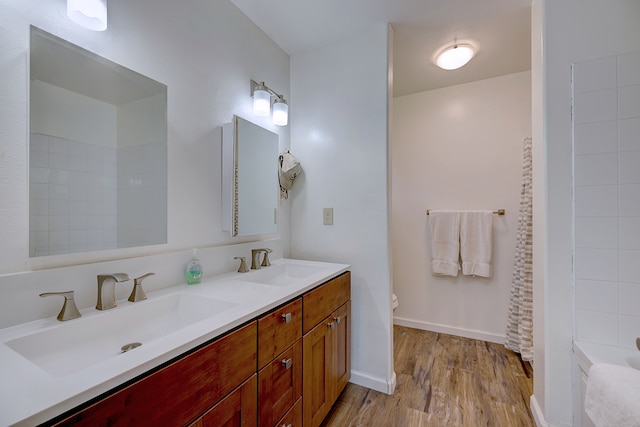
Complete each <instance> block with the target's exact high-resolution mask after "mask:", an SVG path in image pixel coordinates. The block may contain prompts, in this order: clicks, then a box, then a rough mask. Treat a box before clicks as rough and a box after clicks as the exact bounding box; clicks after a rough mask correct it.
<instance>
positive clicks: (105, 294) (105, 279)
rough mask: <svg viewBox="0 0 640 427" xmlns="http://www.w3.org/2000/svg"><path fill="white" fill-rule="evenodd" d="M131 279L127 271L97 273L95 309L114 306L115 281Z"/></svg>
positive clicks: (105, 308)
mask: <svg viewBox="0 0 640 427" xmlns="http://www.w3.org/2000/svg"><path fill="white" fill-rule="evenodd" d="M127 280H131V277H129V275H128V274H127V273H113V274H98V302H97V304H96V309H98V310H109V309H110V308H113V307H115V306H116V290H115V285H116V283H117V282H126V281H127Z"/></svg>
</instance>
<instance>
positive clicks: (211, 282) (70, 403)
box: [0, 260, 350, 426]
mask: <svg viewBox="0 0 640 427" xmlns="http://www.w3.org/2000/svg"><path fill="white" fill-rule="evenodd" d="M280 263H292V264H296V263H297V264H301V265H311V266H317V267H322V270H321V271H320V272H318V273H316V274H313V275H311V276H309V277H307V278H305V279H304V280H300V281H297V282H292V283H290V284H289V285H288V286H268V285H262V284H259V283H254V282H251V281H250V278H251V275H252V272H250V273H244V274H243V273H228V274H224V275H220V276H216V277H213V278H208V279H206V280H203V282H202V283H201V284H199V285H192V286H188V285H186V284H183V285H178V286H173V287H170V288H166V289H163V290H160V291H155V292H150V293H148V294H147V296H148V299H147V300H146V301H149V300H153V299H155V298H160V297H163V296H166V295H170V294H174V293H180V292H188V293H190V294H195V295H202V296H206V297H209V298H215V299H218V300H222V301H228V302H231V303H234V304H236V305H235V306H233V307H232V308H230V309H228V310H226V311H224V312H222V313H220V314H217V315H214V316H212V317H209V318H206V319H204V320H202V321H199V322H197V323H194V324H193V325H190V326H187V327H185V328H183V329H180V330H178V331H175V332H172V333H169V334H167V335H165V336H163V337H162V338H158V339H156V340H154V341H151V342H149V343H145V344H144V345H143V346H141V347H138V348H136V349H135V351H130V352H127V353H124V354H122V355H121V356H119V357H113V358H110V359H107V360H105V361H104V362H100V363H97V364H95V365H93V366H89V367H87V368H84V369H81V370H78V371H77V372H75V373H73V374H69V375H66V376H57V377H54V376H52V375H50V374H49V373H47V372H46V371H44V370H43V369H41V368H40V367H39V366H37V365H35V364H34V363H32V362H31V361H30V360H28V359H27V358H25V357H23V356H22V355H21V354H19V353H17V352H16V351H14V350H13V349H11V348H10V347H8V346H7V344H6V343H7V342H9V341H11V340H13V339H16V338H19V337H24V336H27V335H31V334H33V333H37V332H41V331H44V330H47V329H51V328H56V327H60V326H61V325H64V324H65V323H67V322H59V321H58V320H56V318H55V317H50V318H46V319H40V320H35V321H33V322H29V323H24V324H21V325H17V326H13V327H10V328H5V329H0V343H1V344H2V345H0V361H2V362H1V363H0V425H1V426H10V425H17V426H27V425H28V426H32V425H36V424H39V423H42V422H45V421H47V420H49V419H51V418H53V417H55V416H57V415H60V414H62V413H64V412H65V411H68V410H69V409H72V408H74V407H76V406H78V405H80V404H82V403H84V402H86V401H87V400H89V399H92V398H94V397H96V396H99V395H100V394H102V393H104V392H106V391H109V390H111V389H112V388H114V387H116V386H118V385H120V384H123V383H125V382H126V381H128V380H131V379H133V378H135V377H136V376H138V375H140V374H143V373H144V372H147V371H149V370H150V369H153V368H155V367H157V366H159V365H161V364H162V363H164V362H167V361H169V360H171V359H173V358H174V357H176V356H179V355H180V354H182V353H184V352H186V351H188V350H190V349H192V348H194V347H196V346H198V345H200V344H203V343H205V342H207V341H209V340H211V339H213V338H215V337H217V336H220V335H222V334H224V333H225V332H228V331H229V330H231V329H233V328H235V327H237V326H239V325H241V324H243V323H245V322H247V321H249V320H251V319H253V318H255V317H257V316H259V315H261V314H263V313H265V312H267V311H269V310H271V309H272V308H275V307H277V306H279V305H280V304H282V303H284V302H286V301H288V300H290V299H292V298H294V297H296V296H299V295H301V294H303V293H304V292H306V291H308V290H310V289H312V288H314V287H316V286H317V285H319V284H321V283H324V282H325V281H327V280H329V279H331V278H333V277H336V276H338V275H340V274H342V273H344V272H345V271H347V270H348V268H349V267H350V266H349V265H346V264H333V263H323V262H313V261H298V260H276V261H273V265H274V266H275V265H278V264H280ZM117 303H118V306H117V307H116V308H114V309H111V310H108V311H104V312H101V311H98V310H96V309H94V308H86V309H82V310H81V313H82V317H81V318H79V319H74V320H70V321H68V322H82V321H83V319H86V318H90V317H94V316H108V315H116V314H117V310H122V309H125V308H127V307H131V306H135V305H136V304H144V303H145V301H140V302H136V303H132V302H129V301H127V300H120V301H118V302H117ZM132 327H133V326H132ZM97 333H99V331H97ZM42 351H43V352H46V351H47V350H46V348H43V349H42Z"/></svg>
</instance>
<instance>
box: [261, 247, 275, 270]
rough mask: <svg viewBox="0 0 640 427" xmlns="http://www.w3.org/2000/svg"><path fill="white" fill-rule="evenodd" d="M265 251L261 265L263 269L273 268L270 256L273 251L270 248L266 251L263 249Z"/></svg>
mask: <svg viewBox="0 0 640 427" xmlns="http://www.w3.org/2000/svg"><path fill="white" fill-rule="evenodd" d="M263 251H264V257H263V258H262V264H261V265H262V266H263V267H271V263H270V262H269V254H270V253H271V252H273V251H272V250H271V249H269V248H265V249H263Z"/></svg>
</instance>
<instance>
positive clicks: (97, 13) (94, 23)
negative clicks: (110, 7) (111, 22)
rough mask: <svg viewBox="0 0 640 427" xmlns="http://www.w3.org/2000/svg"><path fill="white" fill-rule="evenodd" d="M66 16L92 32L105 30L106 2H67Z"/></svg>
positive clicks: (99, 0) (79, 0)
mask: <svg viewBox="0 0 640 427" xmlns="http://www.w3.org/2000/svg"><path fill="white" fill-rule="evenodd" d="M67 16H68V17H69V19H71V20H72V21H73V22H75V23H76V24H78V25H80V26H82V27H84V28H87V29H89V30H93V31H104V30H106V29H107V0H67Z"/></svg>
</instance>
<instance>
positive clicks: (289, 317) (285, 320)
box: [282, 313, 291, 323]
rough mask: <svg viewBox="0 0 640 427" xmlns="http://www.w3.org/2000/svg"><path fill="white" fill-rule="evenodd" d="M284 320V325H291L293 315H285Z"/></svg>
mask: <svg viewBox="0 0 640 427" xmlns="http://www.w3.org/2000/svg"><path fill="white" fill-rule="evenodd" d="M282 320H283V321H284V323H289V322H291V313H285V314H283V315H282Z"/></svg>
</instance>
